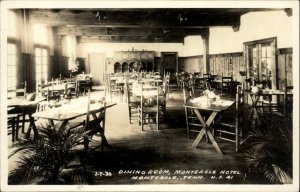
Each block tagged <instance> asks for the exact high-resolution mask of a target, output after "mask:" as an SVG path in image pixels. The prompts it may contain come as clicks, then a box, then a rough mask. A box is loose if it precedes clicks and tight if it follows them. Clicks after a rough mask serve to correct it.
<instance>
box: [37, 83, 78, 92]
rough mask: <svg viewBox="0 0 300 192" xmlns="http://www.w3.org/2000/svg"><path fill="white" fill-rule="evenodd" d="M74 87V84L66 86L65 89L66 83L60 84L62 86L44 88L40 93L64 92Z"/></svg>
mask: <svg viewBox="0 0 300 192" xmlns="http://www.w3.org/2000/svg"><path fill="white" fill-rule="evenodd" d="M74 87H75V85H74V84H67V87H66V83H62V84H57V85H53V86H48V87H45V88H43V89H42V91H43V92H46V91H48V90H49V91H53V92H63V91H65V89H71V88H74Z"/></svg>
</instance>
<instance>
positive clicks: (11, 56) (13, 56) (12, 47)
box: [7, 43, 17, 97]
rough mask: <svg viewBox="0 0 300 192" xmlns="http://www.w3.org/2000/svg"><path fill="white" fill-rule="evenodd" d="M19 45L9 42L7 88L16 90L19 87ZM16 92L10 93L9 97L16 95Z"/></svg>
mask: <svg viewBox="0 0 300 192" xmlns="http://www.w3.org/2000/svg"><path fill="white" fill-rule="evenodd" d="M16 86H17V45H16V44H14V43H8V44H7V89H8V90H14V89H16V88H17V87H16ZM15 94H16V93H12V92H10V93H8V95H7V96H8V97H14V96H16V95H15Z"/></svg>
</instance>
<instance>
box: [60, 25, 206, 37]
mask: <svg viewBox="0 0 300 192" xmlns="http://www.w3.org/2000/svg"><path fill="white" fill-rule="evenodd" d="M205 32H206V29H205V28H200V29H194V28H184V29H174V28H171V29H170V28H152V29H149V28H135V29H131V28H109V27H108V28H106V27H84V26H72V27H57V34H59V35H74V36H149V35H152V36H176V35H184V36H188V35H202V34H203V33H205Z"/></svg>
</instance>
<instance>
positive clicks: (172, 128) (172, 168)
mask: <svg viewBox="0 0 300 192" xmlns="http://www.w3.org/2000/svg"><path fill="white" fill-rule="evenodd" d="M182 104H183V101H182V94H181V92H180V90H175V89H173V90H171V94H170V96H169V100H168V102H167V121H166V122H167V123H166V124H164V125H163V126H161V130H159V131H155V130H150V129H149V130H146V131H141V129H140V127H139V126H138V125H137V123H133V124H129V120H128V109H127V103H125V102H118V104H117V105H116V106H114V107H112V108H109V109H108V110H107V118H106V130H105V131H106V137H107V140H108V142H109V144H110V146H111V147H110V148H109V149H107V148H105V149H104V151H103V152H101V151H100V150H96V151H93V152H91V153H90V154H89V157H88V169H89V170H91V171H95V173H100V172H103V173H104V172H109V173H111V176H100V175H98V176H97V177H96V184H101V185H102V184H214V183H224V184H227V183H236V184H249V183H260V182H262V180H261V178H256V177H253V176H251V177H250V176H249V175H248V174H247V167H246V164H245V161H244V155H243V152H238V153H237V152H235V151H234V144H233V143H230V142H226V141H219V140H217V141H218V143H219V145H220V148H221V149H222V151H223V152H224V155H223V156H221V155H219V154H218V153H217V152H216V150H215V149H214V148H213V146H212V145H211V144H209V143H206V141H205V139H204V140H203V141H202V142H201V144H200V145H199V147H198V148H193V147H192V143H193V139H188V137H187V133H186V127H185V116H184V108H183V107H182ZM14 161H15V159H14V158H12V159H10V160H9V165H10V166H9V167H10V169H13V167H14V166H15V163H14ZM160 172H163V173H161V174H159V173H160ZM229 172H231V174H228V173H229ZM143 173H145V174H143ZM155 173H156V174H155ZM151 176H158V177H151Z"/></svg>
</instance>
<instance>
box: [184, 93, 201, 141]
mask: <svg viewBox="0 0 300 192" xmlns="http://www.w3.org/2000/svg"><path fill="white" fill-rule="evenodd" d="M191 99H193V95H192V93H191V91H190V90H189V89H186V88H183V102H184V104H187V103H189V102H190V101H191ZM184 112H185V120H186V128H187V135H188V138H189V139H190V138H191V133H193V132H195V133H199V132H200V130H201V128H202V127H203V126H202V124H201V123H200V121H199V119H198V118H197V116H196V114H195V113H194V111H193V110H192V109H191V108H186V107H185V108H184Z"/></svg>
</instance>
